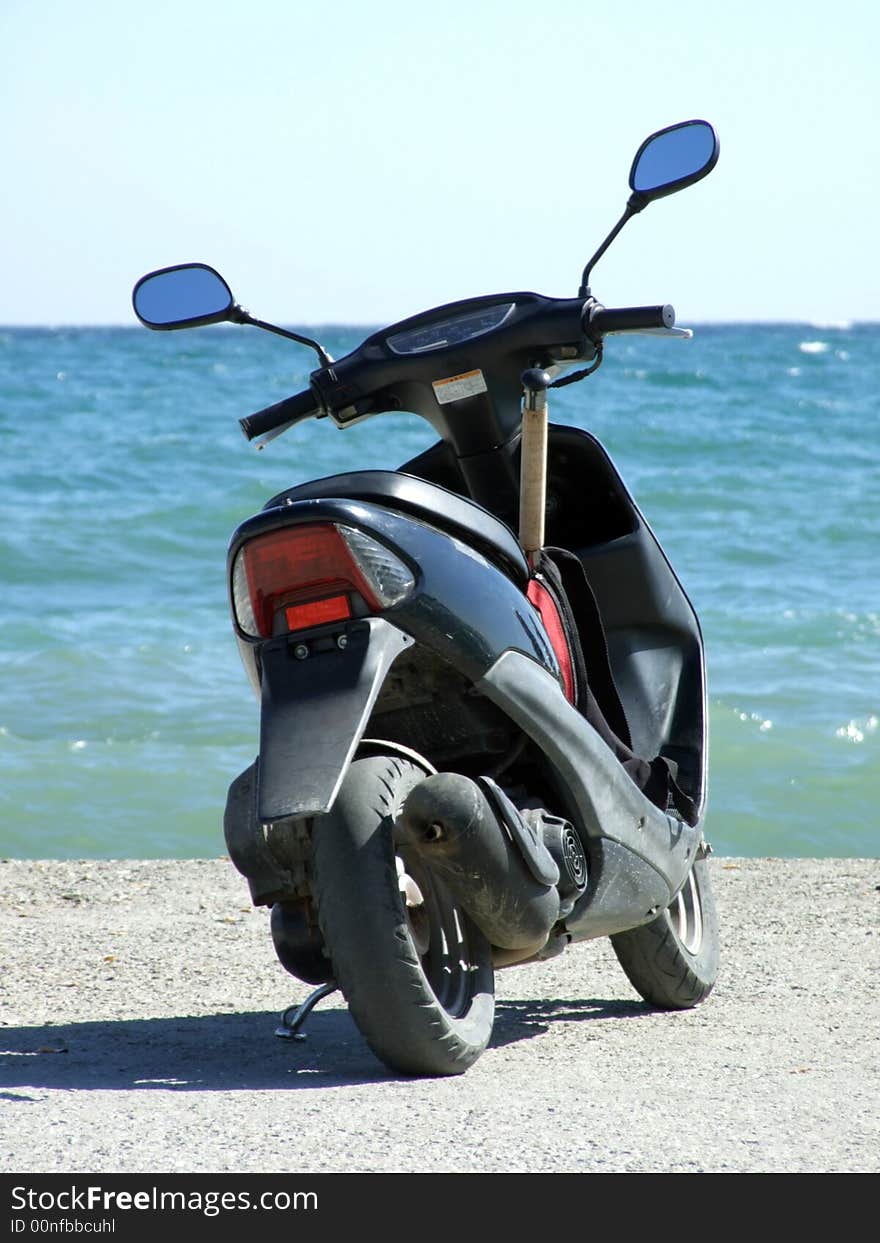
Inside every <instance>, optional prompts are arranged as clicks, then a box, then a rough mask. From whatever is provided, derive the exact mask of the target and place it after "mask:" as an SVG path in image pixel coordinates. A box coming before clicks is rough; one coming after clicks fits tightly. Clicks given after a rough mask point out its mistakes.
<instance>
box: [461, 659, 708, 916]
mask: <svg viewBox="0 0 880 1243" xmlns="http://www.w3.org/2000/svg"><path fill="white" fill-rule="evenodd" d="M477 689H478V690H480V691H482V693H483V694H484V695H486V696H487V697H488V698H490V699H492V700H493V701H494V702H495V703H497V704H498V705H499V706H500V707H502V708H504V709H505V711H507V712H508V713H509V714H510V716H511V717H512V718H513V720H515V721H517V722H518V723H519V725H520V726H521V727H522V729H523V730H524V732H525V733H527V734H528V735H529V736H530V737H531V738H532V739H533V740H534V741H535V742H536V743H537V744H538V745H539V746H540V747H541V749H542V750H543V751H544V754H545V755H546V756H547V758H548V759H549V761H550V763H551V764H552V765H553V767H554V769H555V770H556V771H557V773H558V774H559V777H560V779H561V780H562V782H563V783H564V785H565V787H566V789H567V791H568V793H569V797H570V799H571V802H572V804H573V806H574V807H576V808H577V812H578V821H579V823H578V826H577V827H578V828H579V829H581V830H583V833H584V835H585V837H584V845H585V846H587V847H589V846H590V844H591V841H592V842H597V841H599V839H607V840H609V841H611V842H615V843H617V844H619V845H620V846H622V847H624V848H625V849H626V850H627V851H629V852H630V853H631V854H632V855H633V856H634V857H635V859H636V860H642V861H643V863H645V864H647V865H648V866H649V867H650V868H651V869H653V871H654V872H655V873H656V874H657V876H658V878H660V879H662V882H663V886H661V887H660V888H658V890H657V892H658V894H659V895H660V898H661V905H662V906H666V905H668V904H669V902H670V901H671V900H672V898H673V897H674V896H675V894H676V893H677V891H678V890H679V889H680V887H681V885H682V884H683V882H684V880H685V877H686V876H687V873H688V871H689V869H690V867H691V865H692V863H693V861H694V858H695V856H696V850H697V847H698V845H699V842H700V837H701V827H700V825H699V824H698V825H695V826H691V825H688V824H684V823H682V822H681V821H680V820H678V819H676V818H675V817H674V816H668V815H667V814H666V813H665V812H663V811H661V810H660V808H659V807H657V806H655V804H653V803H652V802H650V800H649V799H646V798H645V796H644V795H643V794H642V792H641V790H640V789H639V788H638V786H636V784H635V783H634V782H633V781H632V780H631V779H630V777H629V776H628V774H627V773H626V771H625V770H624V769H623V767H622V766H621V765H620V764H619V763H618V762H617V759H616V758H615V756H614V755H613V754H612V752H611V750H610V749H609V748H608V747H607V746H606V745H605V743H604V742H603V741H602V739H601V738H600V737H599V735H598V734H597V733H596V731H595V730H594V729H593V728H592V726H590V725H589V724H588V723H587V721H586V720H585V719H584V718H583V717H582V716H581V715H580V713H579V712H578V711H577V709H576V708H573V707H572V706H571V704H569V703H568V701H567V700H566V699H565V697H564V695H562V694H561V692H560V691H559V689H558V687H557V686H556V684H555V682H554V680H553V679H552V678H551V677H550V676H549V675H548V674H547V673H546V672H545V671H544V670H543V669H541V668H540V667H539V666H538V665H536V664H535V662H534V661H532V660H529V659H527V658H526V657H524V656H522V655H520V654H519V653H517V652H506V653H505V654H504V655H503V656H502V657H501V658H500V659H499V660H498V662H497V663H496V664H495V665H494V666H493V667H492V669H491V670H489V672H488V673H487V674H486V676H485V677H484V678H482V679H481V681H480V682H479V683H478V684H477ZM664 886H665V888H664ZM589 901H590V891H589V890H588V892H587V894H586V895H585V896H584V897H583V898H581V899H580V900H579V902H578V905H577V906H576V907H575V910H574V913H573V914H572V916H571V917H570V918H569V919H568V920H567V921H566V923H567V925H568V926H569V928H572V927H573V925H575V924H576V923H577V921H578V917H579V915H580V912H581V910H583V909H584V908H585V906H586V905H587V904H588V903H589ZM649 905H651V904H649ZM649 915H650V912H649V911H647V910H646V911H643V912H642V913H641V915H640V918H642V917H644V918H648V917H649ZM636 922H638V919H637V920H633V921H631V923H630V926H632V924H633V923H636Z"/></svg>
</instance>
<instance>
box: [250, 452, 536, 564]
mask: <svg viewBox="0 0 880 1243" xmlns="http://www.w3.org/2000/svg"><path fill="white" fill-rule="evenodd" d="M327 497H345V498H348V499H349V500H353V501H368V502H373V503H374V504H377V505H383V506H385V508H387V509H393V510H396V511H398V512H399V513H404V514H411V515H412V516H413V517H414V518H419V519H421V520H422V521H423V522H428V523H431V524H432V525H433V526H436V527H439V528H440V529H441V530H443V531H446V532H447V533H448V534H449V535H454V536H455V537H456V538H457V539H460V540H463V541H464V542H465V543H466V544H469V545H470V546H471V547H472V548H475V549H476V550H477V552H480V553H482V554H483V556H484V557H486V558H487V559H488V560H490V561H492V562H493V563H494V564H495V565H497V566H498V567H499V569H501V570H503V571H504V573H505V574H507V575H508V577H510V578H512V579H513V580H514V582H516V583H517V584H518V585H519V586H521V587H525V585H526V583H527V582H528V579H529V567H528V563H527V562H526V559H525V557H524V555H523V551H522V549H521V548H520V546H519V544H518V543H517V542H516V539H515V537H514V534H513V532H512V531H511V529H510V527H508V526H505V524H504V523H503V522H501V521H500V520H499V519H498V518H496V517H495V516H494V514H490V513H489V511H488V510H487V509H483V507H482V506H481V505H477V504H475V502H474V501H469V500H467V499H466V498H465V497H463V496H459V495H458V494H457V493H456V492H450V491H449V490H448V489H447V488H441V487H440V486H439V484H436V483H428V482H427V480H425V479H418V478H416V476H415V475H404V474H401V473H400V472H398V471H391V470H356V471H350V472H348V473H347V474H344V475H328V476H327V477H326V478H325V479H312V480H310V481H309V482H308V483H301V484H298V485H297V486H296V487H294V488H288V489H287V491H286V492H279V493H278V495H277V496H273V497H272V499H271V500H270V501H268V502H267V503H266V504H265V505H264V506H263V508H264V509H274V508H275V507H276V506H278V505H284V504H285V503H286V502H288V501H313V500H318V499H323V498H327Z"/></svg>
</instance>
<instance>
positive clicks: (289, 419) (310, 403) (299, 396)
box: [238, 388, 321, 440]
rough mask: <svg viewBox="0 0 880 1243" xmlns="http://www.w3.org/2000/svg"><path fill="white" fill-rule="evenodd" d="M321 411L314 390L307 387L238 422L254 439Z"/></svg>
mask: <svg viewBox="0 0 880 1243" xmlns="http://www.w3.org/2000/svg"><path fill="white" fill-rule="evenodd" d="M320 413H321V406H320V404H319V402H318V400H317V398H316V397H315V394H314V392H313V390H312V389H310V388H307V389H305V390H304V392H302V393H294V395H293V396H292V397H285V398H284V400H283V401H277V402H276V403H275V405H274V406H267V407H266V408H265V410H258V411H257V412H256V414H249V415H248V416H247V417H246V418H244V419H239V420H238V422H239V426H240V427H241V430H242V431H243V432H244V434H245V436H246V438H247V439H248V440H253V439H254V437H255V436H263V435H265V434H266V432H271V431H274V430H275V428H276V427H283V426H284V425H285V423H300V422H301V421H302V420H303V419H310V418H313V417H314V416H315V415H318V414H320Z"/></svg>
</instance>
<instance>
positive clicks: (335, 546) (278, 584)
mask: <svg viewBox="0 0 880 1243" xmlns="http://www.w3.org/2000/svg"><path fill="white" fill-rule="evenodd" d="M413 583H414V579H413V576H412V574H411V573H410V571H409V569H408V568H407V566H406V565H405V564H404V563H403V562H402V561H401V560H400V559H399V558H398V557H395V556H394V554H393V553H391V552H390V550H389V549H387V548H386V547H385V546H384V545H383V544H380V543H379V541H378V540H374V539H373V538H372V537H371V536H368V535H365V534H364V532H362V531H356V530H354V529H353V528H350V527H345V526H341V525H333V524H331V523H314V524H308V525H300V526H289V527H281V528H279V529H278V530H277V531H268V532H267V533H266V534H265V535H257V536H255V537H254V538H253V539H251V540H248V542H247V543H246V544H243V545H242V547H241V548H240V549H239V552H238V555H237V556H236V559H235V565H234V567H233V573H232V593H233V608H234V609H235V616H236V620H237V622H238V624H239V626H241V628H242V630H244V631H245V633H246V634H250V635H252V636H253V637H254V638H258V637H259V638H268V637H269V636H270V635H271V634H273V633H274V632H275V629H276V627H275V619H276V616H277V614H278V613H279V611H280V612H282V613H283V617H284V622H285V627H286V629H288V630H304V629H306V628H308V627H310V626H319V625H323V624H325V623H327V622H334V621H342V620H344V619H345V618H347V617H351V616H353V615H354V613H353V603H354V601H356V600H357V597H360V599H361V600H362V601H363V604H364V605H365V606H366V609H367V610H368V611H369V612H371V613H372V612H378V611H379V610H380V609H383V608H388V607H389V606H390V605H391V604H396V603H397V602H398V601H399V600H402V599H403V598H404V596H405V595H407V594H408V593H409V591H410V590H411V589H412V586H413ZM361 611H362V612H363V608H361Z"/></svg>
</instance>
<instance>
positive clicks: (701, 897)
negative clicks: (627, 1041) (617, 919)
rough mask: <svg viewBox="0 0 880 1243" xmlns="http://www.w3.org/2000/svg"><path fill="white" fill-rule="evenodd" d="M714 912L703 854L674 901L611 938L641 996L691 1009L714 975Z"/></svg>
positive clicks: (667, 1007)
mask: <svg viewBox="0 0 880 1243" xmlns="http://www.w3.org/2000/svg"><path fill="white" fill-rule="evenodd" d="M718 942H719V935H718V914H717V911H716V909H715V899H714V898H713V896H712V888H711V885H710V882H709V868H708V864H707V863H706V860H705V859H704V858H700V859H697V860H696V862H695V863H694V866H693V867H692V868H691V870H690V872H689V873H688V877H687V880H686V881H685V883H684V885H683V886H682V888H681V891H680V892H679V893H678V895H677V896H676V898H675V899H674V901H673V902H672V904H671V905H670V906H669V907H668V908H667V909H666V910H665V911H664V912H663V914H662V915H660V916H658V917H657V919H655V920H654V921H653V923H650V924H645V925H643V926H642V927H641V928H632V929H631V930H630V931H629V932H619V933H617V935H616V936H613V937H612V938H611V944H612V946H613V947H614V952H615V954H616V955H617V959H618V962H619V963H620V965H621V967H623V969H624V971H625V972H626V975H627V978H628V979H629V982H630V983H631V984H632V986H633V988H635V990H636V992H638V993H640V994H641V996H642V997H643V998H644V999H645V1001H648V1002H650V1003H651V1004H652V1005H655V1006H659V1007H660V1008H661V1009H663V1010H689V1009H691V1007H693V1006H696V1005H699V1003H700V1002H701V1001H703V1000H705V998H706V997H708V996H709V994H710V993H711V991H712V988H713V986H714V984H715V979H716V977H717V975H718V949H719V945H718Z"/></svg>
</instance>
